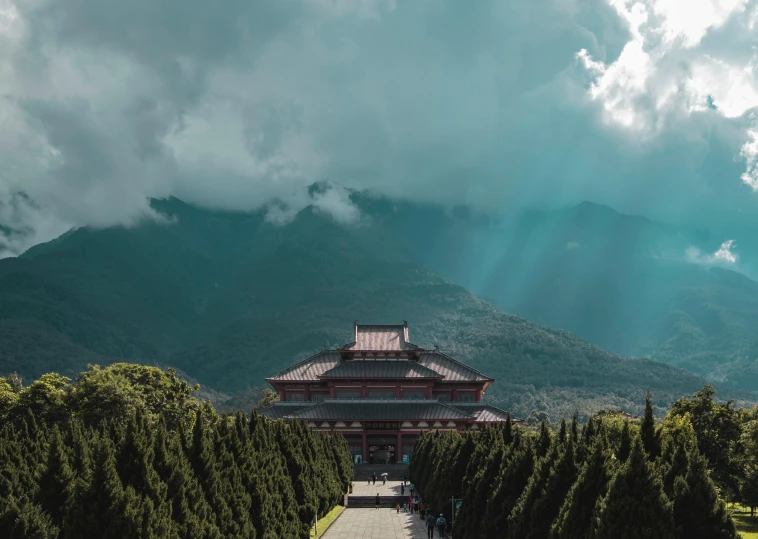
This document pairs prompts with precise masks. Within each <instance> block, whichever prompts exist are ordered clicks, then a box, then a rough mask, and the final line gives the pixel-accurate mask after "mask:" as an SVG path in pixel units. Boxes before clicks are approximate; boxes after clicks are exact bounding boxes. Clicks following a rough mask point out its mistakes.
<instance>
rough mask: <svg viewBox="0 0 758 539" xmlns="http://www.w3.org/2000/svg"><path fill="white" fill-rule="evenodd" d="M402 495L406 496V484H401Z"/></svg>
mask: <svg viewBox="0 0 758 539" xmlns="http://www.w3.org/2000/svg"><path fill="white" fill-rule="evenodd" d="M400 495H401V496H405V485H400Z"/></svg>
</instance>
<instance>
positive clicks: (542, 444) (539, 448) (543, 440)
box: [535, 421, 552, 458]
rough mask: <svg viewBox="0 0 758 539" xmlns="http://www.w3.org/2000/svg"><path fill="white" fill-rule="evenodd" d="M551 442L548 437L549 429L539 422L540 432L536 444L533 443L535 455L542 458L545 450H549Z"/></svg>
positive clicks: (545, 453)
mask: <svg viewBox="0 0 758 539" xmlns="http://www.w3.org/2000/svg"><path fill="white" fill-rule="evenodd" d="M551 443H552V440H551V438H550V431H549V430H548V428H547V425H545V422H544V421H543V422H542V423H541V424H540V434H539V438H537V444H536V445H535V456H536V457H537V458H542V457H544V456H545V455H547V452H548V451H550V445H551Z"/></svg>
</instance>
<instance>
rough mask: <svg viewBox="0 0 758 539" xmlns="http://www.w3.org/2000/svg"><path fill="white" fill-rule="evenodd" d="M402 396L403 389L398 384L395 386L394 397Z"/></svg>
mask: <svg viewBox="0 0 758 539" xmlns="http://www.w3.org/2000/svg"><path fill="white" fill-rule="evenodd" d="M402 397H403V390H402V389H400V386H395V398H396V399H400V398H402Z"/></svg>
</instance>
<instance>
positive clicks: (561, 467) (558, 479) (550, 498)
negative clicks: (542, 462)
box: [524, 436, 578, 539]
mask: <svg viewBox="0 0 758 539" xmlns="http://www.w3.org/2000/svg"><path fill="white" fill-rule="evenodd" d="M574 444H575V442H574V438H573V436H569V437H568V440H567V442H566V444H565V448H564V449H563V450H562V453H561V455H560V457H559V458H558V460H556V461H554V463H553V466H552V468H551V470H550V474H549V476H548V478H547V481H546V483H545V487H544V489H542V490H541V491H540V492H539V494H538V497H537V498H536V500H535V501H534V505H533V507H532V510H531V511H530V514H529V515H528V520H529V523H530V524H529V530H528V533H527V534H526V535H525V536H524V539H547V537H548V535H549V533H550V527H551V525H552V523H553V522H554V521H555V519H556V517H557V516H558V513H559V512H560V509H561V505H563V502H564V500H565V499H566V495H567V494H568V492H569V490H570V489H571V487H572V485H573V484H574V482H575V481H576V478H577V474H578V470H577V467H576V452H575V450H574V447H575V445H574Z"/></svg>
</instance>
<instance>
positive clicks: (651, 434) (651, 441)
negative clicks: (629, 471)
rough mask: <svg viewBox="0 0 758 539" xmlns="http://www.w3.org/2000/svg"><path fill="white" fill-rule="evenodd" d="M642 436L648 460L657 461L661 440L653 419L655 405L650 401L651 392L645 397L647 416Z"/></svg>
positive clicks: (641, 427)
mask: <svg viewBox="0 0 758 539" xmlns="http://www.w3.org/2000/svg"><path fill="white" fill-rule="evenodd" d="M640 436H641V438H642V446H643V447H644V448H645V453H647V457H648V460H650V461H653V460H655V459H656V458H657V457H658V455H659V454H660V447H659V440H658V437H657V436H656V432H655V418H654V417H653V403H652V401H651V399H650V392H649V391H648V393H647V395H646V396H645V415H644V416H643V418H642V424H641V425H640Z"/></svg>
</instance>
